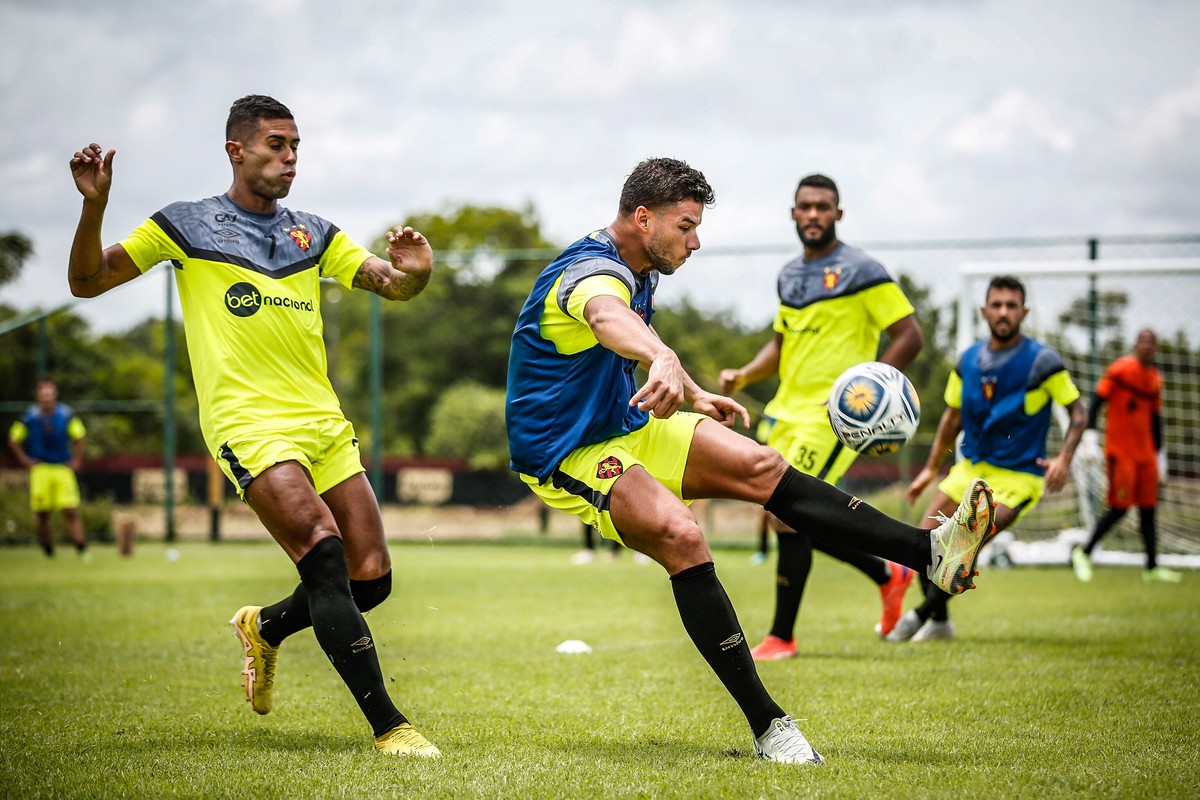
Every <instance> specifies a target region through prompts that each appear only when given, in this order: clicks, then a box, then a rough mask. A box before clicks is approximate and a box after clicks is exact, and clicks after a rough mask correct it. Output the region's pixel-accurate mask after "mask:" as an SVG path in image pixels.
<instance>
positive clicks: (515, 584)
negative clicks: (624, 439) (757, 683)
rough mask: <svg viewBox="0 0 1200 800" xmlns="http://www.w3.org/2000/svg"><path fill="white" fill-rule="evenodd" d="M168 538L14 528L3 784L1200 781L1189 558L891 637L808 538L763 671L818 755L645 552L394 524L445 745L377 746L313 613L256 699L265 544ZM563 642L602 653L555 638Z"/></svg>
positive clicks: (273, 793) (402, 619)
mask: <svg viewBox="0 0 1200 800" xmlns="http://www.w3.org/2000/svg"><path fill="white" fill-rule="evenodd" d="M179 551H180V553H181V557H180V558H179V559H178V560H177V561H169V560H168V559H166V558H165V557H164V552H165V551H164V548H163V547H162V546H161V545H147V544H143V545H140V546H139V548H138V551H137V554H136V555H135V557H133V558H132V559H127V560H121V559H119V558H118V557H117V555H116V553H115V552H114V551H113V550H112V549H111V548H96V552H95V553H94V557H93V560H92V562H91V563H87V564H84V563H79V562H78V561H76V560H75V559H74V557H73V556H72V554H71V553H70V552H69V550H68V549H65V548H64V549H60V551H59V556H58V558H57V559H56V560H54V561H48V560H46V559H43V558H42V556H41V555H40V553H39V552H37V551H36V550H35V549H33V548H19V549H18V548H11V549H4V550H0V574H2V575H3V580H2V583H0V631H2V633H0V793H2V794H3V795H4V796H10V797H88V798H91V797H161V796H187V797H235V798H276V797H354V798H361V797H421V798H424V797H439V798H440V797H444V798H464V797H535V798H536V797H572V798H574V797H689V798H690V797H864V798H866V797H872V798H874V797H897V798H899V797H910V798H927V797H930V798H932V797H947V798H949V797H954V798H963V797H998V798H1020V797H1030V798H1032V797H1047V796H1048V797H1154V798H1171V797H1179V798H1185V797H1187V798H1195V797H1197V796H1200V766H1197V764H1198V759H1197V757H1196V750H1197V746H1198V745H1200V713H1198V711H1197V709H1198V708H1200V646H1198V644H1200V636H1198V635H1197V630H1198V628H1200V625H1198V623H1200V575H1197V574H1195V573H1188V574H1186V575H1185V579H1184V582H1183V583H1182V584H1180V585H1175V586H1170V585H1158V584H1154V585H1146V584H1143V583H1142V581H1141V577H1140V574H1139V571H1137V570H1121V569H1100V570H1099V571H1098V575H1097V578H1096V580H1095V581H1094V582H1092V583H1091V584H1087V585H1081V584H1078V583H1076V582H1075V580H1074V578H1072V577H1071V575H1070V573H1069V571H1068V570H1067V569H1066V568H1061V569H1023V570H993V571H990V572H987V573H985V574H984V575H983V576H982V578H980V580H979V586H980V589H979V590H978V591H976V592H972V593H970V594H969V595H967V596H966V597H964V598H961V599H959V600H956V601H955V602H954V603H953V604H952V606H951V608H952V611H953V612H954V613H955V622H956V625H957V629H958V639H957V640H956V641H954V642H951V643H947V642H931V643H926V644H917V645H913V644H905V645H889V644H884V643H882V642H880V641H879V640H878V639H877V638H876V637H875V636H874V635H873V634H872V632H871V626H872V624H873V623H874V621H875V617H876V615H877V613H878V609H877V604H878V600H877V593H876V592H875V590H874V588H873V587H872V586H870V585H869V584H868V582H867V581H866V580H865V579H863V578H862V577H861V576H858V575H857V574H856V573H854V572H853V571H851V570H850V568H848V567H845V566H844V565H841V564H840V563H836V562H833V561H830V560H828V559H826V558H825V557H824V556H819V557H818V562H817V564H816V568H815V569H814V573H813V579H812V581H811V582H810V584H809V587H808V593H807V597H806V602H805V608H804V610H803V612H802V615H801V628H800V635H801V650H802V656H801V657H800V658H797V659H794V660H791V661H786V662H775V663H770V664H766V665H763V666H762V668H761V669H760V672H761V674H762V675H763V679H764V681H765V683H766V684H767V686H768V687H769V688H770V689H771V691H772V693H773V694H774V695H775V697H776V699H778V700H779V701H780V703H781V704H782V705H783V706H784V707H785V708H786V709H788V710H789V711H790V712H791V714H792V715H793V716H794V717H796V718H798V719H803V720H804V721H802V722H801V723H800V727H801V729H802V730H803V731H804V732H805V734H806V735H807V736H808V737H809V739H810V740H811V741H812V742H813V743H814V745H815V746H816V747H817V748H818V749H819V750H820V751H821V752H822V754H823V755H824V756H825V758H826V759H827V763H826V764H825V765H823V766H821V767H819V768H806V767H794V766H788V765H780V764H769V763H764V762H760V761H758V760H756V759H755V758H753V757H752V754H753V747H752V744H751V739H750V734H749V730H748V728H747V727H746V725H745V723H744V721H743V719H742V717H741V715H740V713H739V712H738V710H737V708H736V706H735V705H734V703H733V701H732V700H730V699H729V698H728V696H727V695H726V694H725V692H724V690H723V689H722V688H721V687H720V685H719V684H718V682H717V680H716V678H715V677H714V676H713V675H712V673H711V672H710V671H709V669H708V667H707V665H706V664H705V663H704V662H703V661H702V660H701V658H700V656H699V655H698V654H697V653H696V652H695V651H694V650H693V648H692V646H691V643H690V642H689V641H688V640H687V638H686V636H685V634H684V633H683V629H682V625H681V624H680V622H679V619H678V616H677V614H676V611H675V607H674V603H673V601H672V599H671V591H670V587H669V585H668V582H667V580H666V577H665V575H664V574H663V572H662V571H661V569H659V568H658V567H656V566H653V565H637V564H634V563H633V562H632V560H631V559H630V558H629V557H628V555H626V556H625V557H624V558H622V559H621V560H620V561H618V562H616V563H601V562H597V563H594V564H591V565H588V566H572V565H570V564H569V563H568V560H567V559H568V555H569V553H570V551H569V550H567V549H565V548H561V547H560V548H555V547H542V548H537V547H515V546H511V545H438V546H430V545H424V546H422V545H400V546H394V547H393V557H394V559H395V563H396V567H397V569H396V576H397V580H396V585H397V591H396V592H395V593H393V595H392V597H391V599H390V600H389V601H388V602H387V603H386V604H384V605H383V606H382V607H381V608H379V609H378V610H376V611H375V612H373V613H372V614H370V615H369V616H368V620H369V622H370V624H371V627H372V630H373V632H374V635H375V637H376V640H377V642H379V644H380V653H381V657H382V662H383V666H384V672H385V675H387V676H388V677H389V679H390V680H391V683H390V685H391V687H392V689H393V696H394V698H395V699H396V701H397V704H398V705H399V706H400V708H401V709H402V710H403V711H405V713H406V714H408V716H409V717H410V718H411V719H412V720H413V722H414V724H415V725H416V726H417V727H418V728H419V729H420V730H421V731H422V732H424V733H425V734H426V735H427V736H428V737H429V738H430V739H431V740H433V741H434V742H435V743H436V744H437V745H438V746H439V747H440V748H441V749H442V751H443V753H444V757H443V758H441V759H439V760H436V761H424V760H416V759H389V758H384V757H379V756H375V755H374V754H373V753H372V752H371V751H370V743H371V739H370V732H369V731H368V730H367V728H366V725H365V723H364V722H363V721H362V719H361V717H360V716H359V713H358V710H357V708H356V707H355V705H354V703H353V702H352V700H351V698H350V696H349V693H348V692H347V691H346V690H345V689H344V687H342V685H341V684H340V682H339V680H338V678H337V675H336V673H334V671H333V669H332V668H331V667H330V666H329V664H328V662H327V660H326V659H325V657H324V655H323V654H322V653H321V652H320V651H319V650H318V648H317V646H316V644H315V641H314V640H313V638H312V636H311V634H308V633H303V634H300V635H298V636H296V637H294V638H293V639H291V640H289V641H288V642H287V643H286V644H285V646H284V648H283V650H282V652H281V655H280V664H279V672H278V676H277V684H276V685H277V688H276V707H275V710H274V711H273V712H272V713H271V714H270V715H268V716H266V717H258V716H256V715H255V714H254V713H253V712H252V711H251V710H250V708H249V706H248V705H247V704H246V703H245V702H244V700H242V698H241V697H240V695H239V692H240V688H239V675H238V670H239V668H240V659H239V658H238V647H237V645H236V643H235V640H234V638H233V636H232V635H231V634H230V632H229V628H227V627H226V626H225V624H224V623H225V621H226V620H227V619H228V618H229V617H230V615H231V614H232V612H233V611H234V610H236V609H237V608H238V607H239V606H241V605H243V604H246V603H250V602H254V603H262V602H269V601H273V600H276V599H278V597H280V596H282V595H283V594H284V593H285V592H288V591H290V590H291V588H292V587H293V585H294V584H295V583H296V577H295V572H294V571H293V569H292V567H291V566H290V565H289V564H288V563H287V561H286V559H285V557H284V556H283V555H282V553H280V552H279V551H278V550H277V549H276V548H275V547H274V546H273V545H269V544H225V545H216V546H212V545H206V544H187V545H182V546H181V547H180V548H179ZM746 556H747V554H746V553H745V552H740V551H719V552H718V553H717V569H718V574H720V575H721V577H722V579H723V581H724V583H725V585H726V587H727V589H728V590H729V593H730V596H731V597H732V598H733V601H734V604H735V605H736V606H737V607H738V610H739V612H740V615H741V619H742V622H743V625H744V627H745V629H746V632H747V635H748V637H749V638H751V639H753V640H757V639H758V638H759V637H760V636H761V635H762V634H763V632H764V631H765V629H766V627H767V624H768V622H769V615H770V612H771V597H772V591H773V588H772V582H773V567H771V566H753V565H751V564H750V563H748V561H747V557H746ZM910 592H911V594H910V602H911V601H912V600H915V597H916V592H915V590H910ZM565 639H582V640H584V641H586V642H587V643H589V644H590V645H591V646H592V648H593V649H594V652H593V653H591V654H590V655H560V654H558V653H556V652H555V647H556V645H558V644H559V643H560V642H562V641H563V640H565Z"/></svg>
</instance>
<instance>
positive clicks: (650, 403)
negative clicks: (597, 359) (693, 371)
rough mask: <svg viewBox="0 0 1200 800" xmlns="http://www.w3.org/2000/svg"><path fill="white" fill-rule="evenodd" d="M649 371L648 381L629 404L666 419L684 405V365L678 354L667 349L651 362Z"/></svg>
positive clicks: (630, 399)
mask: <svg viewBox="0 0 1200 800" xmlns="http://www.w3.org/2000/svg"><path fill="white" fill-rule="evenodd" d="M647 373H648V374H647V376H646V382H645V383H644V384H643V385H642V388H641V389H639V390H638V391H637V393H636V394H634V396H633V397H631V398H629V405H631V406H637V407H638V408H639V409H641V410H642V411H648V412H650V413H651V414H653V415H654V416H656V417H658V418H659V419H666V418H667V417H669V416H671V415H672V414H674V413H675V412H676V411H678V410H679V407H680V406H682V405H683V401H684V380H683V379H684V372H683V366H682V365H681V364H680V363H679V358H678V356H676V355H675V353H674V352H672V351H671V350H667V351H665V352H664V353H662V354H660V355H659V356H658V357H657V358H655V359H654V361H653V362H651V364H650V368H649V369H648V370H647Z"/></svg>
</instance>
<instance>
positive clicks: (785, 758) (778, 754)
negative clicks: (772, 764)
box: [754, 715, 825, 766]
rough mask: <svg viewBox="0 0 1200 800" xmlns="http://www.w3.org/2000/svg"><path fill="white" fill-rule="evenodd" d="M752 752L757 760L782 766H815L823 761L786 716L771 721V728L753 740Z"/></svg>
mask: <svg viewBox="0 0 1200 800" xmlns="http://www.w3.org/2000/svg"><path fill="white" fill-rule="evenodd" d="M754 750H755V752H757V753H758V756H759V758H763V759H766V760H767V761H779V762H782V763H784V764H812V765H814V766H815V765H817V764H820V763H821V762H823V761H824V760H825V759H823V758H821V754H820V753H818V752H817V751H816V750H814V749H813V747H812V745H811V744H809V743H808V740H807V739H805V738H804V734H802V733H801V732H800V729H799V728H797V727H796V723H795V722H792V718H791V717H789V716H786V715H785V716H782V717H779V718H778V719H773V720H771V727H769V728H767V730H766V732H765V733H764V734H763V735H762V736H758V737H756V738H755V739H754Z"/></svg>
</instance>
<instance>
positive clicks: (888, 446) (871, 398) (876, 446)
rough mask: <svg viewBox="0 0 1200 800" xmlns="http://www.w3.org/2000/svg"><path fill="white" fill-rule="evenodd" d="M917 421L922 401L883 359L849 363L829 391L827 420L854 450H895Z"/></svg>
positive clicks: (878, 453)
mask: <svg viewBox="0 0 1200 800" xmlns="http://www.w3.org/2000/svg"><path fill="white" fill-rule="evenodd" d="M920 421H921V401H920V400H919V399H917V391H916V390H915V389H914V388H913V385H912V383H911V382H910V381H909V380H908V378H906V377H905V376H904V373H903V372H901V371H900V370H898V369H896V368H895V367H893V366H892V365H891V364H884V363H883V362H882V361H868V362H866V363H865V364H857V365H855V366H853V367H851V368H850V369H848V370H846V371H845V372H843V373H842V374H841V375H839V376H838V379H837V380H836V381H834V382H833V389H832V390H831V391H830V392H829V424H830V425H831V426H833V432H834V433H835V434H836V435H837V438H838V440H839V441H841V443H842V444H844V445H846V447H849V448H850V449H851V450H853V451H855V452H856V453H865V454H867V455H870V456H881V455H884V454H886V453H894V452H896V451H897V450H899V449H900V448H901V447H903V446H904V445H905V444H906V443H907V442H908V440H909V439H911V438H912V437H913V434H914V433H916V432H917V423H918V422H920Z"/></svg>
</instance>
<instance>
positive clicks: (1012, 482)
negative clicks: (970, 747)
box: [884, 275, 1087, 642]
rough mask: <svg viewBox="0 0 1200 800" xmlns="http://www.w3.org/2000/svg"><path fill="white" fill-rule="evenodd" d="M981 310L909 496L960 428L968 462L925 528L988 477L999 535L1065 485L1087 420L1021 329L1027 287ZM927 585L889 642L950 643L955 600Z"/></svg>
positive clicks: (996, 287) (1010, 281)
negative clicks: (979, 333)
mask: <svg viewBox="0 0 1200 800" xmlns="http://www.w3.org/2000/svg"><path fill="white" fill-rule="evenodd" d="M980 313H981V314H982V316H983V319H984V321H985V322H987V325H988V330H989V332H990V335H989V336H988V338H986V339H981V340H980V341H978V342H976V343H975V344H973V345H971V346H970V347H968V348H967V349H966V350H965V351H964V352H963V354H962V356H961V357H960V358H959V360H958V365H957V366H956V367H955V368H954V371H953V372H951V373H950V377H949V378H948V379H947V381H946V395H945V397H946V411H945V413H943V414H942V418H941V420H940V421H939V422H938V429H937V436H936V438H935V440H934V443H933V447H932V448H931V449H930V451H929V458H928V460H927V461H926V463H925V466H924V468H922V470H921V471H920V473H918V474H917V476H916V477H915V478H914V479H913V481H912V483H910V484H909V486H908V489H907V490H906V491H905V493H904V497H905V499H906V500H908V502H909V503H910V504H911V503H914V502H916V500H917V498H918V497H919V496H920V494H921V492H923V491H924V490H925V488H926V487H927V486H929V484H930V483H932V482H933V479H934V477H935V476H936V475H937V472H938V467H939V466H940V465H941V463H942V461H943V460H944V459H945V457H946V456H947V455H949V454H950V453H952V452H954V439H955V437H956V436H957V435H958V433H959V431H962V434H963V439H962V445H961V446H960V448H959V449H960V452H961V453H962V458H961V460H959V461H958V463H956V464H955V465H954V466H953V467H952V468H951V469H950V474H949V475H947V476H946V478H945V479H944V480H943V481H942V482H941V483H939V484H938V493H937V495H935V496H934V498H933V500H932V501H931V502H930V504H929V508H928V510H927V511H926V512H925V519H924V521H923V523H922V524H924V525H925V526H927V527H932V526H933V525H936V524H937V518H938V516H939V515H944V514H948V513H950V511H952V510H953V508H954V502H953V501H952V500H951V499H950V498H951V497H953V496H954V493H955V492H957V491H959V490H961V487H963V486H964V485H966V484H967V482H969V481H971V480H973V479H975V478H983V479H984V480H986V481H987V482H988V484H989V485H990V486H991V487H992V489H993V491H994V492H995V493H996V531H997V532H999V531H1002V530H1004V529H1005V528H1007V527H1009V526H1010V525H1012V524H1013V523H1015V522H1016V521H1017V520H1018V519H1020V518H1021V516H1022V515H1024V514H1026V513H1028V512H1029V511H1030V510H1031V509H1032V508H1033V507H1034V506H1036V505H1037V503H1038V501H1039V500H1040V499H1041V497H1042V494H1043V492H1046V491H1049V492H1057V491H1058V490H1059V489H1061V488H1062V487H1063V486H1064V485H1066V482H1067V477H1068V476H1069V471H1070V466H1071V458H1072V457H1073V455H1074V453H1075V448H1076V446H1077V445H1078V444H1079V440H1080V438H1081V437H1082V436H1083V431H1084V427H1085V426H1086V424H1087V412H1086V411H1085V410H1084V407H1083V403H1082V401H1080V399H1079V390H1078V389H1076V388H1075V384H1074V383H1073V382H1072V381H1071V376H1070V374H1069V373H1068V372H1067V368H1066V367H1065V366H1064V365H1063V361H1062V358H1061V357H1060V356H1059V354H1058V353H1057V352H1056V351H1055V350H1054V348H1052V347H1049V346H1047V345H1045V344H1043V343H1041V342H1039V341H1037V340H1035V339H1031V338H1030V337H1028V336H1025V335H1024V334H1022V333H1021V322H1022V321H1023V320H1024V319H1025V316H1026V314H1028V313H1029V309H1028V308H1026V306H1025V286H1024V284H1022V283H1021V282H1020V281H1019V280H1017V279H1016V278H1013V277H1011V276H1007V275H1001V276H998V277H995V278H993V279H992V280H991V282H990V283H989V284H988V288H987V293H986V295H985V298H984V304H983V307H982V308H981V309H980ZM1052 403H1058V404H1059V405H1062V406H1066V408H1067V410H1068V412H1070V417H1071V423H1070V427H1069V428H1068V430H1067V432H1066V435H1065V436H1064V437H1063V446H1062V449H1060V450H1059V451H1058V455H1056V456H1055V457H1054V458H1053V459H1047V457H1046V435H1047V434H1048V433H1049V431H1050V408H1051V404H1052ZM922 587H923V588H924V591H925V601H924V602H923V603H922V604H921V605H920V606H919V607H917V608H915V609H913V610H911V611H908V612H906V613H905V614H904V615H903V616H902V617H900V621H899V622H897V623H896V627H894V628H893V629H892V632H891V633H889V634H887V635H886V636H885V637H884V638H885V639H886V640H887V641H891V642H900V641H908V640H911V641H915V642H922V641H928V640H932V639H951V638H953V637H954V626H953V624H952V623H951V622H950V615H949V611H948V610H947V605H946V603H947V601H948V600H949V599H950V596H949V595H948V594H946V593H945V592H944V591H942V590H941V589H939V588H938V587H937V586H935V585H933V584H932V583H931V582H929V581H928V580H922Z"/></svg>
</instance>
